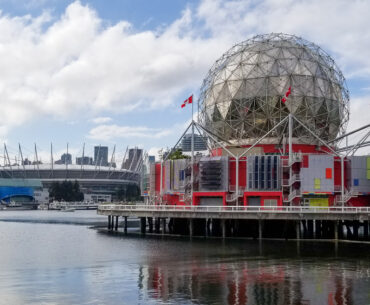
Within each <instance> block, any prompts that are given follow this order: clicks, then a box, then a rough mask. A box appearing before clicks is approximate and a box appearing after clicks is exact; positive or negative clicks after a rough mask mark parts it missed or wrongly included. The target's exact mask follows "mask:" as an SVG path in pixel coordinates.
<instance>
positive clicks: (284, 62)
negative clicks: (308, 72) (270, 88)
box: [279, 58, 296, 74]
mask: <svg viewBox="0 0 370 305" xmlns="http://www.w3.org/2000/svg"><path fill="white" fill-rule="evenodd" d="M295 67H296V60H295V59H291V58H289V59H279V68H280V74H293V73H294V69H295Z"/></svg>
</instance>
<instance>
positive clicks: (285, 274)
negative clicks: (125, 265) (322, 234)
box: [139, 257, 370, 305]
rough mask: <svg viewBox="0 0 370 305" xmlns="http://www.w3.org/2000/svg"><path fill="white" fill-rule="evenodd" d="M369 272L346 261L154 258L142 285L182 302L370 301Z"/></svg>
mask: <svg viewBox="0 0 370 305" xmlns="http://www.w3.org/2000/svg"><path fill="white" fill-rule="evenodd" d="M318 260H320V258H318ZM369 273H370V268H369V265H367V266H366V269H364V268H363V266H361V265H360V264H357V265H356V264H353V265H351V268H350V269H345V268H344V266H342V265H341V263H340V260H338V261H330V260H322V262H313V261H312V260H309V259H300V260H297V259H294V258H292V259H262V258H260V257H255V258H254V259H252V260H245V259H244V261H241V262H240V261H239V262H238V261H228V260H227V259H221V260H220V259H218V258H213V259H207V260H202V261H199V260H197V259H196V260H190V261H184V262H182V263H180V264H177V263H173V262H172V264H171V263H170V264H166V263H165V262H163V261H150V262H149V263H148V265H147V266H145V265H144V266H142V267H141V269H140V276H139V288H140V289H142V290H145V289H146V290H147V291H148V294H149V297H150V298H153V299H156V300H157V301H158V302H166V303H167V302H170V303H172V302H174V301H176V302H175V303H179V304H181V303H188V302H194V303H197V304H229V305H239V304H256V305H272V304H274V305H299V304H302V305H308V304H312V305H318V304H328V305H351V304H370V300H369V297H368V293H369V292H370V281H369ZM361 274H362V276H361ZM355 290H357V291H359V292H360V291H361V293H359V294H356V291H355ZM365 291H366V293H365V294H364V292H365ZM181 301H182V302H181Z"/></svg>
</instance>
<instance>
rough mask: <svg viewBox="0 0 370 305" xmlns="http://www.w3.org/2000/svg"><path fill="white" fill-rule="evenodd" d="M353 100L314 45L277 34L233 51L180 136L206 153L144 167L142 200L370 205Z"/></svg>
mask: <svg viewBox="0 0 370 305" xmlns="http://www.w3.org/2000/svg"><path fill="white" fill-rule="evenodd" d="M349 101H350V99H349V92H348V89H347V85H346V81H345V78H344V76H343V74H342V72H341V71H340V69H339V68H338V66H337V65H336V63H335V62H334V60H333V59H332V58H331V57H330V56H329V55H328V54H327V53H326V52H325V51H324V50H322V49H321V48H320V47H319V46H317V45H315V44H314V43H311V42H309V41H307V40H304V39H302V38H300V37H297V36H294V35H287V34H281V33H278V34H275V33H273V34H267V35H258V36H255V37H253V38H252V39H249V40H246V41H244V42H242V43H239V44H237V45H235V46H233V47H232V48H231V49H230V50H229V51H227V52H226V53H224V54H223V55H222V56H221V58H219V59H218V60H217V61H216V62H215V64H214V65H213V66H212V67H211V69H210V70H209V72H208V74H207V76H206V77H205V79H204V81H203V83H202V86H201V89H200V97H199V100H198V115H199V117H198V120H197V122H195V121H192V123H191V124H190V125H189V127H188V128H187V130H186V131H185V132H184V135H183V136H185V135H186V134H187V136H188V135H189V132H188V131H189V130H192V134H194V133H197V134H199V135H201V136H203V137H205V138H206V139H207V146H208V151H209V153H208V155H206V156H200V155H196V156H194V151H193V152H192V158H191V159H180V160H170V159H169V158H168V156H167V158H164V160H162V161H161V162H157V163H155V164H151V165H149V166H148V169H149V170H148V172H147V173H146V175H145V177H144V179H146V181H148V182H147V183H146V186H145V187H144V189H145V188H146V192H147V194H148V196H147V198H146V200H147V202H148V203H151V204H166V205H224V206H226V205H245V206H247V205H248V206H297V205H300V206H304V205H307V206H322V207H327V206H369V205H370V156H369V155H362V156H361V155H358V150H359V149H360V148H364V147H366V146H368V145H369V142H367V141H366V140H367V138H368V136H369V135H370V131H369V127H370V124H368V125H366V126H363V127H362V128H359V129H357V130H354V131H351V132H348V133H346V127H347V124H348V121H349ZM355 134H356V135H361V136H360V140H357V141H356V142H355V143H353V144H352V145H348V144H347V143H348V140H350V141H352V140H351V139H352V137H353V135H355ZM180 140H181V139H180ZM180 140H179V141H180ZM176 146H177V144H176V145H175V146H174V148H173V149H176Z"/></svg>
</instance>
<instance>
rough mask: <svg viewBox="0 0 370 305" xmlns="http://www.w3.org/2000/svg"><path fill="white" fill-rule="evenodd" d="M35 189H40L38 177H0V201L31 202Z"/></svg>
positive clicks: (40, 184)
mask: <svg viewBox="0 0 370 305" xmlns="http://www.w3.org/2000/svg"><path fill="white" fill-rule="evenodd" d="M35 189H42V183H41V181H40V180H38V179H0V200H1V202H2V203H4V202H5V203H9V202H10V201H22V202H25V201H30V202H31V201H33V200H34V190H35Z"/></svg>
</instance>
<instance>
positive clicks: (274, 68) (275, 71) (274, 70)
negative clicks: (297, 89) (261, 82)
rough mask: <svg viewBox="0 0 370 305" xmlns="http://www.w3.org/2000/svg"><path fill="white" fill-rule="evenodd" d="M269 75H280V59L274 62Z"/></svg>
mask: <svg viewBox="0 0 370 305" xmlns="http://www.w3.org/2000/svg"><path fill="white" fill-rule="evenodd" d="M268 75H269V76H279V75H280V68H279V61H278V60H277V59H276V60H275V61H274V63H273V64H272V65H271V68H270V73H269V74H268Z"/></svg>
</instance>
